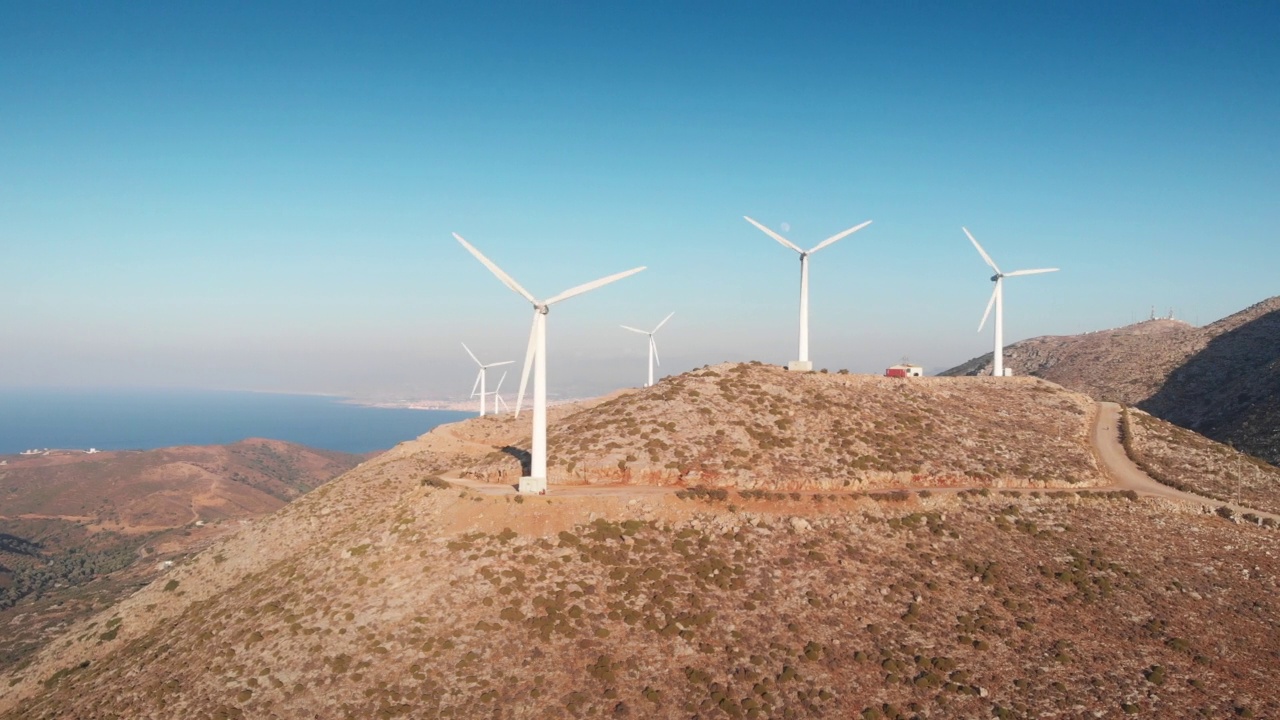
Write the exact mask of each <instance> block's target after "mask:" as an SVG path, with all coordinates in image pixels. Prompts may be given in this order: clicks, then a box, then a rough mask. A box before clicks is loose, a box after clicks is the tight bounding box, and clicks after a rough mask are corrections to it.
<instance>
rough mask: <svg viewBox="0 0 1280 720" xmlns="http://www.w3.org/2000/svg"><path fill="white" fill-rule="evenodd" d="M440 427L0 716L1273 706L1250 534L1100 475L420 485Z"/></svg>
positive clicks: (103, 637) (280, 521)
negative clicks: (640, 491)
mask: <svg viewBox="0 0 1280 720" xmlns="http://www.w3.org/2000/svg"><path fill="white" fill-rule="evenodd" d="M1033 387H1034V386H1033V385H1026V386H1024V390H1023V392H1028V393H1034V392H1037V391H1035V390H1034V389H1032V388H1033ZM437 441H438V438H435V439H429V438H423V439H422V440H420V441H416V442H411V443H405V444H403V445H401V446H400V447H398V448H396V449H394V450H392V451H390V452H389V453H387V454H385V455H383V456H382V457H380V458H378V459H377V460H374V461H371V462H369V463H366V464H365V465H364V466H362V467H360V468H358V469H356V470H354V471H352V472H350V473H348V474H347V475H346V476H344V477H343V478H341V479H339V480H338V481H336V482H333V483H330V484H328V485H326V486H325V487H322V488H320V489H318V490H316V491H314V492H312V493H309V494H308V495H306V496H304V497H302V498H300V499H299V500H297V501H296V502H294V503H291V504H289V505H288V506H286V507H284V508H282V509H281V510H280V511H278V512H277V513H275V514H274V515H272V516H271V517H269V518H267V519H264V520H263V521H260V522H258V523H255V524H254V525H252V526H250V527H247V528H246V529H245V530H243V531H242V532H241V533H240V534H238V535H237V536H235V537H232V538H228V539H227V540H225V541H223V542H222V543H220V544H219V545H217V546H215V547H213V548H210V549H209V550H208V551H206V552H204V553H203V554H201V555H200V556H199V557H197V558H194V559H192V560H191V561H189V562H186V563H183V564H181V565H179V566H177V567H175V568H174V569H173V570H172V571H170V572H169V573H168V574H167V575H166V576H164V577H162V578H160V579H158V580H156V581H155V582H153V583H152V584H150V585H149V586H148V587H146V588H144V589H142V590H141V591H139V592H138V593H137V594H136V595H134V596H132V597H130V598H128V599H126V600H124V601H123V602H121V603H119V604H118V605H116V606H115V607H112V608H110V609H108V610H105V611H104V612H102V613H100V614H98V615H97V616H96V617H95V618H93V619H92V620H89V621H83V622H79V623H76V624H74V625H72V626H71V627H70V628H68V630H67V632H66V634H65V635H64V636H63V638H64V640H63V641H62V642H59V643H57V644H56V645H50V646H49V647H48V648H47V649H46V650H45V651H44V652H42V653H41V655H40V656H39V657H38V658H37V659H36V661H35V662H33V663H31V664H30V665H28V666H26V667H23V668H21V669H19V670H17V671H15V672H11V673H8V674H6V675H4V676H0V716H2V717H5V718H62V717H128V718H172V717H217V718H256V717H273V716H274V717H326V718H379V717H384V718H390V717H503V718H544V717H601V716H611V717H659V718H666V717H694V716H697V717H859V716H862V717H913V716H918V717H935V718H943V717H948V718H949V717H1020V718H1032V717H1048V716H1064V717H1065V716H1070V717H1115V716H1120V715H1122V714H1126V713H1130V712H1135V713H1139V714H1140V716H1150V717H1188V716H1192V715H1196V714H1197V713H1200V714H1204V715H1208V716H1212V717H1224V716H1230V715H1251V716H1253V717H1271V716H1276V715H1277V714H1278V713H1280V692H1278V691H1277V688H1276V686H1275V684H1274V682H1273V679H1272V677H1271V675H1272V673H1271V672H1270V668H1271V667H1272V666H1273V664H1274V660H1275V653H1276V650H1277V648H1278V647H1280V637H1277V635H1276V628H1277V627H1280V600H1277V598H1280V593H1278V592H1277V590H1280V587H1278V585H1280V557H1278V556H1277V553H1275V552H1274V551H1275V550H1276V549H1277V536H1276V534H1275V531H1274V530H1269V529H1267V528H1262V527H1258V526H1256V525H1237V524H1233V523H1230V522H1227V521H1226V520H1223V519H1221V518H1218V517H1215V516H1213V515H1209V514H1204V513H1201V512H1198V511H1197V512H1190V511H1188V510H1187V509H1186V508H1183V507H1181V506H1174V505H1169V504H1167V503H1164V502H1162V501H1156V500H1143V501H1131V500H1128V499H1125V498H1124V497H1123V496H1117V495H1111V494H1098V493H1087V494H1077V493H1068V492H1062V493H1056V494H1042V493H1040V492H1035V493H1030V494H1028V493H1018V492H1014V491H1003V492H987V491H983V493H972V492H967V493H964V494H955V493H941V494H937V493H935V494H932V495H929V496H928V497H924V494H923V493H921V494H919V495H917V494H915V493H910V494H906V493H904V494H903V495H902V497H901V498H900V499H895V496H894V495H892V494H887V495H884V496H881V497H880V498H879V499H876V498H873V497H867V496H865V495H861V494H856V493H821V494H817V495H814V494H811V493H807V492H806V493H800V492H796V493H794V494H790V493H788V494H787V495H786V496H785V497H783V498H781V499H779V498H777V497H774V495H775V494H772V493H771V494H770V496H769V497H768V498H765V499H762V498H760V497H758V495H757V494H755V493H750V497H747V496H744V495H742V494H741V493H739V492H736V491H733V492H729V493H727V498H726V499H725V500H724V501H714V502H707V501H703V500H680V499H678V498H677V497H676V496H675V495H673V494H670V493H660V494H648V495H643V496H639V495H633V496H627V495H625V494H619V495H606V496H593V495H577V496H570V497H566V496H562V495H561V496H557V495H555V494H553V495H552V496H548V497H526V498H521V499H519V500H516V499H514V498H512V497H511V496H487V495H477V494H475V493H473V492H469V491H465V490H463V491H460V490H458V489H457V488H444V489H437V488H436V487H435V484H434V483H424V482H423V480H425V479H426V478H424V473H423V467H426V466H433V465H435V464H436V460H435V459H434V458H433V457H432V456H431V453H430V451H429V450H428V449H427V448H428V447H429V446H430V445H432V444H433V443H435V442H437ZM793 498H794V499H793ZM6 711H7V712H6Z"/></svg>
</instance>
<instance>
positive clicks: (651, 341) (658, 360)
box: [649, 335, 662, 365]
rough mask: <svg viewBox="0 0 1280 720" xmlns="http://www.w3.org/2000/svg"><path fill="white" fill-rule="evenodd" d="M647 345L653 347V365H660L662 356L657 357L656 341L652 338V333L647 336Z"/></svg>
mask: <svg viewBox="0 0 1280 720" xmlns="http://www.w3.org/2000/svg"><path fill="white" fill-rule="evenodd" d="M649 347H650V348H652V349H653V362H654V364H655V365H661V364H662V358H660V357H658V343H657V342H656V341H655V340H654V339H653V336H652V335H650V336H649Z"/></svg>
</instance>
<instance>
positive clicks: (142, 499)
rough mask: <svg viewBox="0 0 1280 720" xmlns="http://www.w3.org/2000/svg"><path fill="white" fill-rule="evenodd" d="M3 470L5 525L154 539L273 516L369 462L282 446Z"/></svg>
mask: <svg viewBox="0 0 1280 720" xmlns="http://www.w3.org/2000/svg"><path fill="white" fill-rule="evenodd" d="M6 459H7V460H9V464H8V465H5V466H4V467H2V468H0V492H3V493H4V504H3V515H2V516H0V519H14V518H19V517H23V516H41V517H57V518H66V519H70V520H73V521H77V522H80V523H83V524H85V525H87V526H89V527H90V528H91V529H110V530H117V531H121V532H126V533H129V532H149V531H153V530H156V529H163V528H171V527H176V526H179V525H184V524H186V523H189V522H194V521H196V520H205V521H211V520H217V519H220V518H229V517H251V516H256V515H262V514H265V513H268V512H272V511H274V510H275V509H276V508H279V507H280V506H281V505H283V504H284V503H286V502H288V501H290V500H292V499H293V498H296V497H297V496H299V495H301V494H302V493H305V492H307V491H308V490H310V489H312V488H314V487H316V486H318V485H319V484H321V483H323V482H326V481H328V480H329V479H331V478H333V477H335V476H337V475H340V474H342V473H343V472H346V471H347V470H349V469H351V468H352V467H354V466H355V465H356V464H357V463H359V462H360V460H361V458H360V457H359V456H356V455H349V454H347V453H338V452H330V451H327V450H315V449H312V448H307V447H303V446H301V445H296V444H293V443H287V442H281V441H278V440H263V439H256V438H255V439H250V440H243V441H241V442H238V443H235V444H232V445H211V446H203V447H174V448H163V449H160V450H147V451H143V452H133V451H119V452H102V453H98V454H95V455H86V454H83V453H56V454H51V455H47V456H34V457H30V456H14V455H10V456H7V458H6Z"/></svg>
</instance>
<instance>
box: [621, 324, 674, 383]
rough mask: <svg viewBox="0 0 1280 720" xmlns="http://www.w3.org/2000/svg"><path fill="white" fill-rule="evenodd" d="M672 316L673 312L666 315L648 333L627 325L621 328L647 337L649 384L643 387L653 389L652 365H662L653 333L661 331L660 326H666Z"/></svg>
mask: <svg viewBox="0 0 1280 720" xmlns="http://www.w3.org/2000/svg"><path fill="white" fill-rule="evenodd" d="M672 315H675V313H674V312H672V313H670V314H669V315H667V316H666V317H664V318H662V322H660V323H658V327H656V328H654V329H653V330H649V331H645V330H640V329H638V328H633V327H631V326H629V325H623V326H621V327H622V329H623V330H630V331H631V332H633V333H640V334H641V335H648V336H649V382H648V383H647V384H646V385H645V387H653V365H654V363H657V364H659V365H661V364H662V361H661V360H659V359H658V343H657V342H655V341H654V339H653V334H654V333H656V332H658V331H659V330H661V329H662V326H663V325H666V324H667V321H668V320H670V319H671V316H672Z"/></svg>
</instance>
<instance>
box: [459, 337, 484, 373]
mask: <svg viewBox="0 0 1280 720" xmlns="http://www.w3.org/2000/svg"><path fill="white" fill-rule="evenodd" d="M462 349H463V350H466V351H467V354H468V355H470V356H471V359H472V360H475V361H476V364H477V365H479V366H480V367H484V363H482V362H480V358H478V357H476V354H475V353H473V352H471V348H469V347H467V344H466V343H462Z"/></svg>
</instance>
